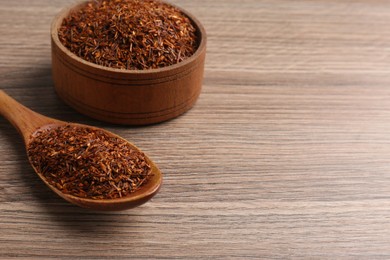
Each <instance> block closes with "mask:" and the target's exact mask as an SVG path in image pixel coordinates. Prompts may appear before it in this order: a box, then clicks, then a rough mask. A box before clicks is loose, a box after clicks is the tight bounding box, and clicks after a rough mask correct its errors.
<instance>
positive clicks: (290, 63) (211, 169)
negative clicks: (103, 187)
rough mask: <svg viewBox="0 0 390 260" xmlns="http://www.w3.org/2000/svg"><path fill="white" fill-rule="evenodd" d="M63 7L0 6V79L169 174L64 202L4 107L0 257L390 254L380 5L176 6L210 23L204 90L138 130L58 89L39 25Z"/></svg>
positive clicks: (389, 124) (388, 98)
mask: <svg viewBox="0 0 390 260" xmlns="http://www.w3.org/2000/svg"><path fill="white" fill-rule="evenodd" d="M70 2H73V1H66V0H55V1H53V0H35V1H29V0H17V1H15V0H2V1H1V3H0V88H1V89H3V90H5V91H6V92H7V93H8V94H10V95H11V96H13V97H14V98H16V99H17V100H18V101H20V102H22V103H23V104H25V105H27V106H28V107H30V108H32V109H33V110H35V111H38V112H40V113H43V114H45V115H48V116H51V117H55V118H59V119H62V120H68V121H74V122H79V123H87V124H91V125H95V126H99V127H103V128H106V129H108V130H111V131H113V132H115V133H117V134H119V135H122V136H124V137H125V138H127V139H129V140H131V141H133V142H134V143H135V144H136V145H138V146H139V147H140V148H141V149H143V150H144V151H146V152H147V153H148V154H149V155H150V157H151V158H152V159H153V160H154V161H156V163H157V164H158V165H159V166H160V168H161V170H162V171H163V172H164V174H165V175H164V185H163V188H162V189H161V191H160V192H159V193H158V194H157V195H156V197H154V198H153V200H152V201H150V202H148V203H147V204H144V205H143V206H141V207H139V208H136V209H133V210H128V211H123V212H117V213H97V212H91V211H88V210H84V209H81V208H78V207H76V206H73V205H70V204H69V203H67V202H65V201H63V200H62V199H60V198H59V197H57V196H56V195H55V194H54V193H52V192H51V191H50V190H49V189H48V188H47V187H45V186H44V185H43V184H42V183H41V181H40V180H39V179H38V177H37V176H35V175H34V172H33V170H32V169H31V167H30V166H29V165H28V161H27V158H26V155H25V151H24V147H23V143H22V139H21V138H20V137H19V136H18V133H17V132H16V131H15V130H14V128H13V127H12V126H11V125H10V124H9V123H8V122H7V121H5V120H4V119H2V118H1V119H0V234H1V235H0V258H1V259H10V258H23V259H30V258H31V259H47V258H57V257H58V258H61V259H130V258H134V259H245V258H247V259H254V258H261V259H264V258H276V259H286V258H299V259H302V258H305V259H344V258H347V259H389V258H390V30H389V28H390V1H384V0H356V1H354V0H344V1H331V0H329V1H320V0H313V1H308V0H297V1H289V0H285V1H282V0H272V1H271V0H243V1H238V0H225V1H206V0H198V1H190V0H182V1H179V0H175V1H172V2H174V3H175V4H177V5H179V6H181V7H183V8H184V9H186V10H188V11H190V12H191V13H193V14H194V15H196V16H197V17H198V18H199V20H200V21H201V22H202V23H203V24H204V26H205V28H206V30H207V32H208V53H207V60H206V68H205V78H204V87H203V91H202V94H201V96H200V99H199V100H198V102H197V104H196V106H195V107H194V108H193V109H192V110H191V111H189V112H188V113H186V114H184V115H183V116H181V117H179V118H177V119H174V120H171V121H168V122H165V123H162V124H158V125H152V126H145V127H123V126H115V125H110V124H106V123H102V122H99V121H96V120H93V119H90V118H88V117H85V116H83V115H80V114H79V113H77V112H75V111H74V110H72V109H71V108H69V107H68V106H67V105H65V104H64V103H62V101H61V100H60V99H59V98H58V97H57V96H56V94H55V92H54V90H53V83H52V79H51V71H50V69H51V68H50V67H51V58H50V39H49V28H50V22H51V20H52V18H53V17H54V15H55V14H56V13H57V12H58V11H59V10H60V9H61V8H63V7H64V6H66V5H68V4H69V3H70Z"/></svg>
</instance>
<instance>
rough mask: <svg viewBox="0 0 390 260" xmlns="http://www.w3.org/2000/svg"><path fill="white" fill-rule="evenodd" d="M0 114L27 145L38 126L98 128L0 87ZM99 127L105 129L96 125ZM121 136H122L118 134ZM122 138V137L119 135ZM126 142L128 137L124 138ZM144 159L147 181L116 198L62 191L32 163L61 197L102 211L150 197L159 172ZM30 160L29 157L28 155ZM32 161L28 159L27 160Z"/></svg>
mask: <svg viewBox="0 0 390 260" xmlns="http://www.w3.org/2000/svg"><path fill="white" fill-rule="evenodd" d="M0 114H1V115H2V116H4V117H5V118H6V119H7V120H8V121H9V122H10V123H11V124H12V125H13V126H14V127H15V128H16V129H17V130H18V131H19V133H20V134H21V135H22V137H23V139H24V143H25V146H26V149H27V147H28V145H29V143H30V142H31V141H32V140H33V139H34V133H36V132H37V131H39V130H40V129H43V128H45V129H53V128H55V127H58V126H61V125H76V126H79V127H80V126H81V127H88V128H90V129H98V128H96V127H91V126H87V125H81V124H74V123H68V122H64V121H60V120H56V119H53V118H49V117H46V116H43V115H40V114H38V113H36V112H34V111H32V110H30V109H28V108H27V107H25V106H23V105H21V104H20V103H18V102H17V101H15V100H14V99H12V98H11V97H10V96H8V95H7V94H6V93H5V92H4V91H2V90H0ZM99 130H101V131H105V130H102V129H99ZM105 132H106V133H108V134H110V135H112V136H115V137H119V136H117V135H115V134H113V133H111V132H108V131H105ZM119 138H121V137H119ZM121 139H122V140H123V138H121ZM126 142H128V141H126ZM128 143H129V145H130V146H132V148H134V149H135V150H139V149H138V148H137V147H136V146H135V145H133V144H131V143H130V142H128ZM145 158H146V160H147V162H148V163H149V164H150V166H151V169H152V177H151V178H150V179H149V180H148V181H147V183H146V184H144V185H143V186H141V188H140V189H139V190H137V191H135V192H133V193H131V194H130V195H128V196H125V197H122V198H118V199H88V198H80V197H76V196H73V195H70V194H65V193H63V192H61V191H60V190H58V189H57V188H56V187H54V186H53V185H51V184H50V183H48V181H47V180H46V179H45V178H44V176H43V175H42V174H41V173H40V172H38V171H37V169H36V168H35V167H34V166H33V165H32V164H31V165H32V166H33V168H34V170H35V172H36V173H37V174H38V176H39V177H40V178H41V180H42V181H43V182H44V183H45V184H46V185H47V186H49V188H50V189H52V190H53V191H54V192H55V193H57V194H58V195H59V196H61V197H62V198H64V199H65V200H67V201H69V202H71V203H73V204H76V205H78V206H80V207H83V208H89V209H93V210H102V211H114V210H124V209H129V208H134V207H136V206H139V205H141V204H143V203H145V202H146V201H148V200H149V199H151V198H152V197H153V196H154V195H155V194H156V193H157V191H158V190H159V188H160V186H161V183H162V173H161V172H160V170H159V169H158V168H157V166H156V165H155V164H154V163H153V162H152V161H151V160H150V159H149V158H148V157H147V156H145ZM29 160H30V158H29ZM30 163H31V160H30Z"/></svg>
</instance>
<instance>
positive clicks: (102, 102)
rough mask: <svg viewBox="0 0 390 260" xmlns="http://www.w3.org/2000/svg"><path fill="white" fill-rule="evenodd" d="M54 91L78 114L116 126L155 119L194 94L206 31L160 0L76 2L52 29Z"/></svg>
mask: <svg viewBox="0 0 390 260" xmlns="http://www.w3.org/2000/svg"><path fill="white" fill-rule="evenodd" d="M51 39H52V71H53V80H54V86H55V89H56V92H57V94H58V95H59V96H60V98H61V99H63V100H64V101H65V102H66V103H67V104H69V105H70V106H72V107H73V108H75V109H76V110H77V111H79V112H81V113H83V114H86V115H88V116H90V117H93V118H96V119H99V120H102V121H106V122H110V123H117V124H128V125H143V124H152V123H158V122H162V121H165V120H168V119H171V118H174V117H177V116H179V115H180V114H182V113H184V112H186V111H187V110H189V109H190V108H191V107H192V106H193V105H194V104H195V102H196V100H197V99H198V96H199V94H200V92H201V87H202V81H203V71H204V61H205V55H206V33H205V30H204V28H203V26H202V25H201V24H200V22H199V21H198V20H197V19H196V18H195V17H194V16H193V15H191V14H190V13H188V12H186V11H184V10H182V9H180V8H178V7H176V6H173V5H170V4H167V3H165V2H161V1H159V0H144V1H139V0H111V1H103V0H98V1H89V2H82V3H79V4H77V5H75V6H72V7H70V8H67V9H65V10H63V11H62V12H60V13H59V14H58V15H57V17H56V18H55V19H54V21H53V23H52V27H51Z"/></svg>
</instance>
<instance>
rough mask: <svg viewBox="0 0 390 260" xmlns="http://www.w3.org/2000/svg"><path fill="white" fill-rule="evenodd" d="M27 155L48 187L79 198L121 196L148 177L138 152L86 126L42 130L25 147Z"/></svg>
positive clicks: (118, 140)
mask: <svg viewBox="0 0 390 260" xmlns="http://www.w3.org/2000/svg"><path fill="white" fill-rule="evenodd" d="M28 156H29V157H30V160H31V162H32V164H33V165H34V167H35V168H36V170H37V171H38V172H40V173H41V174H42V175H43V176H44V177H45V178H46V180H47V181H48V182H49V183H50V184H51V185H53V186H54V187H56V188H57V189H59V190H60V191H62V192H63V193H67V194H71V195H74V196H78V197H83V198H92V199H113V198H120V197H124V196H126V195H128V194H130V193H131V192H134V191H135V190H137V189H138V188H139V187H140V186H141V185H142V184H144V183H145V182H146V181H147V179H148V177H149V176H150V175H151V167H150V165H149V164H148V162H147V161H146V159H145V155H144V154H143V153H142V152H140V151H138V150H134V149H133V148H132V147H131V146H130V145H129V144H128V143H127V142H126V141H124V140H122V139H120V138H117V137H115V136H112V135H109V134H107V133H106V132H104V131H101V130H94V129H91V128H86V127H75V126H70V125H66V126H61V127H57V128H54V129H50V130H42V131H40V132H39V133H38V135H37V136H36V137H34V138H33V140H32V142H31V143H30V144H29V146H28Z"/></svg>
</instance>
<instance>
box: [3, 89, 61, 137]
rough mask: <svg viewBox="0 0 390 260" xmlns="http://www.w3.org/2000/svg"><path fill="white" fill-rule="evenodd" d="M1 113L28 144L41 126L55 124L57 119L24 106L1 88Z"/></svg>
mask: <svg viewBox="0 0 390 260" xmlns="http://www.w3.org/2000/svg"><path fill="white" fill-rule="evenodd" d="M0 115H2V116H3V117H4V118H6V119H7V120H8V121H9V122H10V123H11V124H12V125H13V126H14V127H15V128H16V129H17V130H18V131H19V133H20V134H21V135H22V136H23V138H24V142H25V143H26V144H27V143H28V141H29V139H30V136H31V134H32V133H34V132H35V131H36V130H37V129H38V128H39V127H41V126H43V125H47V124H53V123H55V121H56V120H54V119H51V118H48V117H45V116H43V115H40V114H38V113H36V112H34V111H32V110H30V109H28V108H27V107H25V106H23V105H22V104H20V103H19V102H17V101H16V100H15V99H13V98H11V97H10V96H8V95H7V94H6V93H5V92H4V91H3V90H0Z"/></svg>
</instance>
